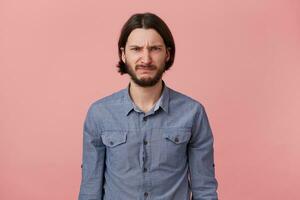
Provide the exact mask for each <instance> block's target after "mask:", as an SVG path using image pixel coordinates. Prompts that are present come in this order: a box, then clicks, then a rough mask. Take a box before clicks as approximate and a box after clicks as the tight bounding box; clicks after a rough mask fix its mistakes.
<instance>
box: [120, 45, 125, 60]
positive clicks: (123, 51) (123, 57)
mask: <svg viewBox="0 0 300 200" xmlns="http://www.w3.org/2000/svg"><path fill="white" fill-rule="evenodd" d="M120 49H121V51H122V61H123V63H125V61H126V58H125V49H124V47H121V48H120Z"/></svg>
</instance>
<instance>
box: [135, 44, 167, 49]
mask: <svg viewBox="0 0 300 200" xmlns="http://www.w3.org/2000/svg"><path fill="white" fill-rule="evenodd" d="M132 47H138V48H143V46H138V45H129V48H132ZM152 47H160V48H161V47H163V45H160V44H159V45H152V46H149V48H152Z"/></svg>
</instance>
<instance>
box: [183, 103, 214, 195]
mask: <svg viewBox="0 0 300 200" xmlns="http://www.w3.org/2000/svg"><path fill="white" fill-rule="evenodd" d="M213 143H214V138H213V135H212V131H211V128H210V125H209V121H208V117H207V114H206V112H205V108H204V107H203V106H202V105H200V109H199V112H197V114H196V117H195V121H194V124H193V128H192V137H191V140H190V143H189V146H188V160H189V176H190V177H189V178H190V185H191V189H192V197H193V198H192V199H193V200H217V199H218V195H217V187H218V182H217V180H216V178H215V167H214V166H215V165H214V148H213Z"/></svg>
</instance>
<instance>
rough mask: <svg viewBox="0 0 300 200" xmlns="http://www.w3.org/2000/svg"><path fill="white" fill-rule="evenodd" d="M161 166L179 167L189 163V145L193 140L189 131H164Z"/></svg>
mask: <svg viewBox="0 0 300 200" xmlns="http://www.w3.org/2000/svg"><path fill="white" fill-rule="evenodd" d="M162 131H163V133H162V136H163V138H162V144H161V145H162V146H161V151H162V152H161V159H160V161H161V164H162V165H166V166H170V167H175V168H176V167H179V166H180V164H182V163H184V162H186V161H187V144H188V142H189V140H190V138H191V131H190V130H189V129H176V130H169V129H166V130H162Z"/></svg>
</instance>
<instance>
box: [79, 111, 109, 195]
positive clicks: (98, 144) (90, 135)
mask: <svg viewBox="0 0 300 200" xmlns="http://www.w3.org/2000/svg"><path fill="white" fill-rule="evenodd" d="M94 112H95V110H94V109H93V107H92V106H91V107H90V109H89V110H88V113H87V116H86V119H85V122H84V127H83V150H82V178H81V184H80V192H79V197H78V200H102V198H103V197H102V195H103V192H102V191H103V182H104V177H103V172H104V167H105V146H104V144H103V143H102V140H101V137H100V133H99V129H98V128H97V124H96V122H95V121H96V119H95V114H94Z"/></svg>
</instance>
